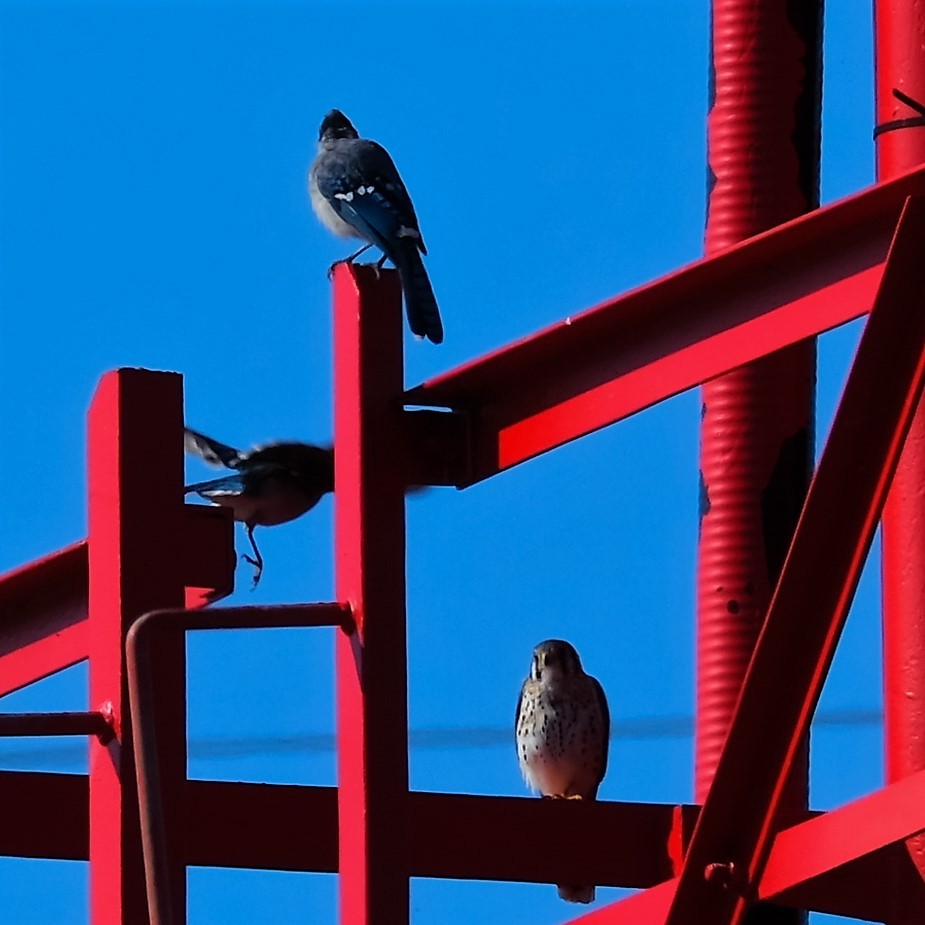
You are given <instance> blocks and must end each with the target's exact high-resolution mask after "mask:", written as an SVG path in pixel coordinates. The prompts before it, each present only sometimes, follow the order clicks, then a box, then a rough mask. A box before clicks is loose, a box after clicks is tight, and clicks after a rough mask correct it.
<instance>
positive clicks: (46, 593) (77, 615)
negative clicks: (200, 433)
mask: <svg viewBox="0 0 925 925" xmlns="http://www.w3.org/2000/svg"><path fill="white" fill-rule="evenodd" d="M183 517H184V528H183V530H181V531H180V536H179V538H178V539H179V541H180V542H181V543H182V544H183V549H184V555H183V568H184V570H185V572H186V574H185V575H184V584H185V585H186V587H187V589H188V590H187V597H186V602H187V605H188V606H190V607H201V606H203V605H205V604H207V603H212V602H214V601H216V600H219V599H220V598H222V597H225V596H227V595H228V594H230V593H231V591H232V590H233V587H234V565H235V551H234V536H233V532H232V526H231V512H230V511H228V510H227V509H225V508H218V507H205V506H203V505H192V504H191V505H186V506H185V508H184V513H183ZM0 614H2V616H0V697H3V696H4V695H6V694H9V693H12V692H13V691H15V690H18V689H19V688H21V687H25V686H26V685H27V684H32V683H34V682H35V681H40V680H41V679H42V678H45V677H48V675H50V674H54V673H55V672H56V671H61V670H62V669H63V668H69V667H70V666H71V665H76V664H77V663H78V662H81V661H83V660H84V659H85V658H86V657H87V653H88V651H89V649H88V647H89V641H88V640H89V637H88V632H87V541H86V540H81V541H80V542H79V543H75V544H74V545H73V546H68V547H66V548H65V549H62V550H59V551H58V552H54V553H52V554H51V555H48V556H45V557H44V558H42V559H38V560H36V561H35V562H30V563H29V564H27V565H24V566H22V567H20V568H18V569H15V570H14V571H12V572H8V573H7V574H5V575H2V576H0Z"/></svg>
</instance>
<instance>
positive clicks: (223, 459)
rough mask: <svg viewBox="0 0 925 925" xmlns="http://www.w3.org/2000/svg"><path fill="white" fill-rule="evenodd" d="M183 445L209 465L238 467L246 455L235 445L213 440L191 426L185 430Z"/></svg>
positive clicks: (187, 450) (188, 451)
mask: <svg viewBox="0 0 925 925" xmlns="http://www.w3.org/2000/svg"><path fill="white" fill-rule="evenodd" d="M183 446H184V449H185V450H186V452H187V453H190V454H192V455H193V456H198V457H199V458H200V459H201V460H203V461H204V462H207V463H209V465H211V466H227V467H228V468H229V469H237V467H238V466H239V465H240V464H241V461H242V460H243V459H244V458H245V455H246V454H244V453H242V452H241V451H240V450H236V449H235V448H234V447H233V446H228V445H227V444H224V443H219V441H218V440H213V439H212V437H207V436H206V435H205V434H201V433H199V431H198V430H193V429H192V428H190V427H187V428H185V429H184V431H183Z"/></svg>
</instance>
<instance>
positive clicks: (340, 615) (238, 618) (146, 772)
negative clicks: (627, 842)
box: [0, 604, 353, 925]
mask: <svg viewBox="0 0 925 925" xmlns="http://www.w3.org/2000/svg"><path fill="white" fill-rule="evenodd" d="M269 626H274V627H279V626H339V627H345V626H346V627H348V628H352V627H353V620H352V617H351V615H350V612H349V610H348V609H347V608H345V607H343V606H342V605H340V604H307V605H302V604H290V605H284V606H278V607H231V608H225V609H216V610H210V611H207V612H205V613H202V612H198V611H195V610H155V611H152V612H151V613H147V614H145V615H144V616H142V617H139V618H138V619H137V620H136V621H135V622H134V623H133V624H132V626H131V628H130V629H129V631H128V634H127V636H126V670H127V674H128V688H129V703H130V706H131V717H132V729H133V731H134V758H135V770H136V783H137V791H138V805H139V816H140V827H141V842H142V852H143V855H144V868H145V886H146V891H147V899H148V915H149V917H150V922H151V925H173V923H176V922H177V921H178V920H177V919H176V916H175V910H176V902H175V901H174V899H173V894H174V891H175V889H176V884H175V883H174V882H173V877H172V875H171V859H172V858H175V857H181V858H182V857H183V854H184V852H183V843H182V842H176V843H171V838H170V835H169V833H168V831H167V828H166V826H165V807H164V804H163V801H162V800H161V793H162V789H163V780H162V775H161V753H162V752H163V746H162V743H161V742H160V741H159V740H160V739H162V738H167V737H169V735H170V733H171V730H170V728H169V726H167V724H165V723H164V722H163V721H162V718H161V717H160V716H159V715H158V706H157V700H158V696H159V687H160V685H159V684H158V683H156V679H157V676H158V675H159V674H160V665H159V663H155V661H154V658H153V657H152V653H153V651H154V650H155V649H162V648H163V644H162V643H163V642H164V641H167V642H168V644H169V645H171V646H172V645H175V644H176V643H177V641H178V640H179V642H180V645H181V646H182V647H183V649H184V658H185V638H184V635H183V634H184V633H185V632H186V631H187V630H205V629H242V628H265V627H269ZM165 637H166V639H165ZM170 637H173V638H170ZM159 643H161V645H159ZM182 697H183V701H184V703H185V701H186V690H185V682H184V685H183V692H182ZM0 734H2V726H0ZM168 741H169V739H168ZM183 781H184V790H185V791H186V790H187V789H188V788H187V785H186V775H185V772H184V775H183ZM184 802H185V801H184ZM183 863H185V860H184V861H183Z"/></svg>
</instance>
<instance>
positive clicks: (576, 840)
mask: <svg viewBox="0 0 925 925" xmlns="http://www.w3.org/2000/svg"><path fill="white" fill-rule="evenodd" d="M409 798H410V804H411V819H412V835H411V838H410V844H411V850H412V859H411V874H412V876H416V877H437V878H452V879H457V880H459V879H461V880H513V881H523V882H530V883H554V882H555V881H556V880H557V879H558V880H561V881H565V882H573V881H574V882H582V877H584V878H585V879H587V880H589V881H590V882H594V883H597V884H599V885H602V886H622V887H646V886H652V885H654V884H656V883H658V882H660V881H661V880H664V879H666V877H670V876H671V875H672V873H673V860H672V857H671V850H670V849H671V846H672V843H673V841H674V837H675V835H676V834H677V836H678V844H679V845H680V832H676V828H677V827H678V826H679V825H682V824H683V825H684V826H685V827H691V828H692V827H693V821H694V818H695V817H696V813H697V807H694V806H685V807H676V806H671V805H668V804H658V803H612V802H597V803H582V802H580V801H577V800H575V801H573V800H539V799H529V798H522V797H490V796H468V795H464V794H443V793H422V792H412V793H411V794H409ZM524 844H534V845H543V850H542V851H531V852H524V851H523V845H524Z"/></svg>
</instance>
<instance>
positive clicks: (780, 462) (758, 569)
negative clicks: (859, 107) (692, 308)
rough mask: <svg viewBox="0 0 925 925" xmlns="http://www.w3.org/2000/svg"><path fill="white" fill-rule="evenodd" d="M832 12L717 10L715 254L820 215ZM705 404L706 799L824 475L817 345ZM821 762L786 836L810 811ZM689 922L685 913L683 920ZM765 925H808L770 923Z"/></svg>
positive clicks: (774, 1) (701, 621)
mask: <svg viewBox="0 0 925 925" xmlns="http://www.w3.org/2000/svg"><path fill="white" fill-rule="evenodd" d="M821 27H822V3H821V0H815V2H813V0H803V2H802V3H799V4H784V3H780V2H779V0H713V2H712V15H711V31H712V45H711V51H712V68H713V72H712V77H713V100H712V105H711V107H710V112H709V114H708V118H707V149H708V151H707V159H708V165H709V171H710V176H711V179H712V180H713V183H712V185H711V188H710V191H709V198H708V204H707V227H706V235H705V250H706V253H707V254H708V255H709V254H715V253H718V252H720V251H722V250H724V249H725V248H727V247H729V246H731V245H734V244H736V243H738V242H740V241H742V240H744V239H747V238H749V237H751V236H753V235H755V234H758V233H760V232H763V231H766V230H767V229H768V228H772V227H774V226H775V225H780V224H782V223H784V222H787V221H788V220H791V219H793V218H794V217H795V216H798V215H801V214H803V213H806V212H809V211H810V210H812V209H815V208H816V207H818V205H819V155H820V147H819V133H820V105H821V91H822V84H821V68H822V61H821V57H822V29H821ZM763 346H764V351H763V352H764V353H765V354H767V355H765V356H762V357H761V358H760V359H757V360H755V361H753V362H750V363H748V364H747V365H744V366H740V367H739V368H737V369H734V370H732V371H731V372H728V373H726V374H725V375H723V376H721V377H719V378H717V379H714V380H712V381H709V382H705V383H704V385H703V388H702V391H701V399H702V403H703V404H702V415H701V429H700V439H701V449H700V477H701V499H700V530H699V534H698V567H697V572H698V575H697V668H696V679H697V710H696V723H695V768H694V771H695V773H694V778H695V786H694V794H695V799H696V800H697V801H698V802H703V801H704V800H705V799H706V798H707V794H708V793H709V791H710V787H711V785H712V783H713V780H714V776H715V774H716V769H717V766H718V764H719V760H720V755H721V752H722V748H723V744H724V743H725V741H726V733H727V731H728V729H729V725H730V722H731V720H732V716H733V713H734V710H735V706H736V701H737V699H738V696H739V692H740V690H741V686H742V681H743V679H744V677H745V673H746V670H747V669H748V664H749V661H750V659H751V656H752V652H753V651H754V648H755V643H756V642H757V639H758V633H759V631H760V629H761V624H762V622H763V619H764V616H765V613H766V612H767V608H768V603H769V601H770V599H771V592H772V590H773V588H774V584H775V582H776V581H777V579H778V577H779V575H780V570H781V567H782V565H783V560H784V555H785V553H786V550H787V547H788V546H789V544H790V540H791V538H792V536H793V531H794V529H795V528H796V522H797V518H798V516H799V512H800V509H801V507H802V504H803V499H804V497H805V495H806V490H807V487H808V485H809V480H810V476H811V473H812V459H813V443H814V419H815V413H814V399H815V378H816V344H815V340H814V339H806V340H803V341H800V342H798V343H794V344H793V345H792V346H789V347H788V348H787V349H786V350H780V351H778V352H773V353H772V352H771V350H772V345H769V344H767V343H765V344H763ZM808 777H809V772H808V749H807V748H806V747H805V743H804V748H803V749H802V751H801V754H800V756H799V759H798V760H796V761H794V763H793V766H792V768H791V776H790V778H789V783H788V787H787V790H786V793H785V794H784V795H783V796H782V798H781V799H780V807H779V809H780V819H779V820H778V822H779V823H780V822H788V821H794V820H795V819H797V818H799V816H800V815H801V814H802V812H803V811H804V810H805V807H806V805H807V803H808V796H809V795H808V790H809V780H808ZM683 914H684V913H679V915H683ZM761 921H762V922H763V923H767V925H769V923H771V922H774V923H776V925H784V923H798V922H804V921H805V915H804V914H801V913H799V912H798V911H794V910H777V911H771V910H763V911H762V912H761Z"/></svg>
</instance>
